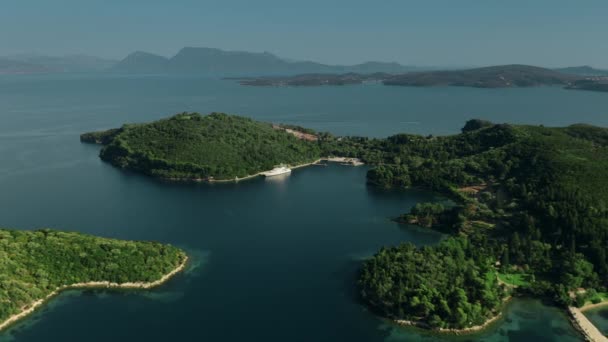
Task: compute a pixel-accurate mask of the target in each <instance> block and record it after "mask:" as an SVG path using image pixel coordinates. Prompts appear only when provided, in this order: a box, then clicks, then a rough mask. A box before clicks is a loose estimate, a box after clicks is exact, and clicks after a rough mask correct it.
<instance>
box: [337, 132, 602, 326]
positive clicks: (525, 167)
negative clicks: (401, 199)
mask: <svg viewBox="0 0 608 342" xmlns="http://www.w3.org/2000/svg"><path fill="white" fill-rule="evenodd" d="M342 148H343V149H344V152H347V151H350V152H352V153H353V154H355V155H359V157H361V158H362V159H363V160H364V161H366V162H367V163H369V164H375V165H376V167H375V168H373V169H371V170H370V171H369V172H368V182H369V183H370V184H373V185H375V186H380V187H385V188H407V187H412V186H417V187H424V188H427V189H431V190H435V191H438V192H440V193H443V194H445V195H447V196H448V197H449V198H450V199H451V200H452V202H454V203H455V204H454V206H452V207H446V206H444V205H442V204H437V203H422V204H418V205H416V206H415V207H414V208H412V210H411V212H410V213H409V214H404V215H403V216H401V218H400V220H402V221H406V222H408V223H413V224H419V225H422V226H425V227H431V228H435V229H439V230H441V231H442V232H445V233H447V234H449V235H450V237H449V238H447V239H445V240H443V241H442V242H441V243H440V244H438V245H436V246H427V247H422V248H418V247H415V246H413V245H410V244H404V245H400V246H396V247H389V248H384V249H382V250H381V251H379V252H378V253H377V254H376V255H375V256H374V257H373V258H371V259H370V260H368V261H366V262H365V263H364V265H363V268H362V271H361V275H360V279H359V287H360V293H361V297H362V299H363V300H364V301H365V302H366V303H367V304H369V305H370V307H371V308H373V309H374V311H375V312H377V313H379V314H380V315H382V316H385V317H389V318H392V319H394V320H396V321H400V322H404V321H405V322H414V323H415V324H416V325H420V326H423V327H429V328H434V329H438V330H441V329H443V330H445V329H452V330H453V329H457V330H463V329H464V330H466V329H469V328H471V327H475V326H481V325H483V324H484V323H485V322H487V321H488V320H491V319H492V318H493V317H496V316H497V315H498V314H499V312H500V307H501V304H502V302H503V300H504V299H505V298H508V297H509V296H512V295H528V296H536V297H543V298H548V299H550V300H552V301H553V302H554V303H555V304H556V305H558V306H561V307H564V308H566V307H570V306H573V307H576V306H583V305H585V303H588V302H592V303H599V302H601V301H603V300H605V298H606V290H607V287H608V259H607V255H606V251H607V250H608V245H607V243H608V208H607V207H606V205H605V203H608V187H606V180H607V179H608V129H605V128H600V127H594V126H589V125H572V126H569V127H563V128H548V127H542V126H518V125H508V124H493V123H490V122H487V121H483V120H471V121H469V122H468V123H467V124H466V125H465V127H464V128H463V132H462V133H461V134H458V135H453V136H445V137H422V136H416V135H407V134H399V135H395V136H392V137H389V138H387V139H385V140H381V141H373V140H369V141H366V142H364V143H363V144H362V141H359V142H357V143H356V144H354V143H353V144H348V140H344V141H343V146H342ZM372 151H373V152H374V154H373V158H374V162H373V163H372V162H371V161H370V160H366V157H365V155H366V154H368V155H369V154H370V153H371V152H372Z"/></svg>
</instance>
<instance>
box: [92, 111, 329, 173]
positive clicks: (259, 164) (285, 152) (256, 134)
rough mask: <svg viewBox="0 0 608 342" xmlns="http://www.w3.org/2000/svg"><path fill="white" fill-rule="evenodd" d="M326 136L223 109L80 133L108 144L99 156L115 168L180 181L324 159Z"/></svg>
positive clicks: (257, 170)
mask: <svg viewBox="0 0 608 342" xmlns="http://www.w3.org/2000/svg"><path fill="white" fill-rule="evenodd" d="M322 138H323V137H322V136H317V135H316V133H314V132H313V131H310V130H306V129H303V128H300V127H294V126H284V125H272V124H270V123H263V122H258V121H254V120H251V119H248V118H244V117H239V116H231V115H226V114H222V113H212V114H210V115H206V116H203V115H200V114H198V113H182V114H178V115H175V116H173V117H170V118H168V119H164V120H159V121H155V122H152V123H148V124H132V125H124V126H123V127H121V128H119V129H112V130H109V131H102V132H92V133H85V134H83V135H81V141H83V142H89V143H99V144H102V145H104V147H103V148H102V150H101V152H100V157H101V159H103V160H105V161H108V162H110V163H111V164H113V165H114V166H117V167H121V168H126V169H131V170H134V171H138V172H142V173H145V174H147V175H150V176H153V177H157V178H163V179H167V180H181V181H226V180H228V181H232V180H235V179H236V180H238V179H243V178H249V177H252V176H256V175H258V174H259V173H260V172H262V171H268V170H271V169H272V168H274V167H275V166H277V165H281V164H285V165H290V166H298V165H301V164H309V163H312V162H314V161H316V160H318V159H319V158H320V157H321V155H322V152H321V148H320V143H319V140H320V139H322Z"/></svg>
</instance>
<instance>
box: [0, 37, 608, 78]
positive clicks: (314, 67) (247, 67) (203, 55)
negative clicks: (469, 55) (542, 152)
mask: <svg viewBox="0 0 608 342" xmlns="http://www.w3.org/2000/svg"><path fill="white" fill-rule="evenodd" d="M497 68H498V69H497ZM505 68H507V69H505ZM58 72H114V73H127V74H167V73H169V74H200V75H206V76H215V77H249V78H252V77H257V78H260V77H292V76H294V75H303V74H307V75H308V76H306V77H304V79H302V78H300V79H299V80H298V81H297V83H301V82H308V79H310V78H311V76H312V77H313V78H314V80H311V82H312V83H313V84H314V83H319V82H324V83H325V84H327V82H329V83H330V84H331V83H332V82H347V83H348V82H351V81H352V77H351V76H349V75H347V76H343V75H344V74H358V75H359V76H356V77H355V78H359V79H362V80H365V79H366V77H363V76H361V75H372V74H378V73H384V74H388V75H387V77H385V76H382V78H383V79H385V83H386V84H390V85H420V86H424V85H436V84H449V85H460V84H462V85H467V86H482V87H494V86H496V87H501V86H510V85H513V84H515V85H516V86H517V85H518V84H528V83H530V84H532V85H533V84H535V83H537V82H540V83H543V84H544V83H547V82H558V83H560V84H561V83H563V82H562V81H563V80H564V79H567V78H568V77H567V76H566V75H575V76H578V77H601V76H608V70H601V69H595V68H592V67H590V66H577V67H567V68H558V69H552V70H551V69H544V68H535V67H530V66H515V65H512V66H494V67H487V68H475V69H466V70H456V69H455V68H451V70H445V68H444V70H441V69H440V68H432V67H426V68H422V67H415V66H406V65H402V64H399V63H396V62H374V61H372V62H365V63H361V64H355V65H329V64H323V63H317V62H312V61H292V60H288V59H285V58H280V57H278V56H276V55H274V54H272V53H269V52H246V51H225V50H220V49H215V48H207V47H185V48H183V49H181V50H180V51H179V52H178V53H177V54H176V55H175V56H173V57H171V58H167V57H164V56H159V55H155V54H152V53H148V52H143V51H136V52H133V53H131V54H130V55H128V56H127V57H125V58H124V59H122V60H120V61H116V60H111V59H104V58H99V57H93V56H87V55H67V56H60V57H57V56H45V55H39V54H20V55H12V56H6V57H0V74H27V73H58ZM497 73H500V74H501V77H503V78H504V80H501V79H493V75H494V74H497ZM323 74H327V75H342V76H339V77H337V78H336V77H323V76H322V75H323ZM391 75H394V77H388V76H391ZM377 76H379V75H375V76H374V77H373V78H375V79H378V78H379V77H377ZM323 78H327V80H324V79H323ZM283 81H285V80H283ZM326 81H327V82H326ZM566 81H567V80H566ZM274 82H277V80H273V83H274ZM516 83H517V84H516Z"/></svg>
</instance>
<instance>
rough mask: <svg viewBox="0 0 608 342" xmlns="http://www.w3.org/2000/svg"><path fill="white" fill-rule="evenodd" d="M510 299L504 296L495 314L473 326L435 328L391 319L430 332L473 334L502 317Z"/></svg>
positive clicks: (424, 324)
mask: <svg viewBox="0 0 608 342" xmlns="http://www.w3.org/2000/svg"><path fill="white" fill-rule="evenodd" d="M511 299H513V297H512V296H509V297H507V298H505V299H504V300H503V304H502V306H501V308H500V310H499V311H498V313H497V314H496V315H495V316H493V317H492V318H490V319H488V320H487V321H485V322H483V324H480V325H475V326H472V327H467V328H462V329H451V328H439V329H436V328H431V327H430V326H429V325H428V324H426V323H422V322H416V321H408V320H404V319H393V320H392V321H393V322H395V323H397V324H399V325H403V326H411V327H416V328H419V329H424V330H427V331H431V332H438V333H441V334H451V335H466V334H473V333H476V332H480V331H481V330H484V329H486V328H488V327H489V326H490V325H492V324H494V323H496V322H497V321H498V320H500V319H501V318H502V317H503V311H504V310H505V306H506V305H507V304H508V303H509V301H510V300H511Z"/></svg>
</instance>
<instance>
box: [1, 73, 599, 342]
mask: <svg viewBox="0 0 608 342" xmlns="http://www.w3.org/2000/svg"><path fill="white" fill-rule="evenodd" d="M607 105H608V94H601V93H586V92H580V91H577V92H574V91H565V90H561V89H559V88H535V89H507V90H504V89H503V90H487V89H467V88H429V89H421V88H393V87H382V86H378V85H372V86H354V87H325V88H252V87H241V86H238V85H236V84H234V83H232V82H229V81H218V80H208V79H196V78H177V77H160V76H159V77H117V76H112V77H109V76H94V75H76V76H24V77H4V78H0V226H4V227H10V228H16V229H32V228H39V227H53V228H57V229H63V230H75V231H81V232H86V233H92V234H97V235H101V236H107V237H116V238H125V239H136V240H158V241H162V242H167V243H172V244H175V245H177V246H180V247H183V248H185V249H186V250H188V251H189V253H190V254H191V256H192V259H193V263H192V265H191V267H190V269H189V270H188V271H187V272H186V273H185V274H182V275H179V276H178V277H176V278H175V279H173V280H172V281H170V282H169V283H167V284H166V285H164V286H162V287H161V288H159V289H157V290H153V291H146V292H99V291H87V292H81V291H72V292H69V293H65V294H63V295H61V296H59V297H58V298H56V299H54V300H53V301H52V302H51V303H50V304H49V305H48V306H46V307H45V309H44V310H41V311H39V312H38V313H36V314H35V315H33V316H32V317H31V318H29V319H26V320H25V321H23V322H22V323H21V324H19V325H17V326H15V327H14V328H13V329H11V330H9V331H7V332H4V333H2V334H0V339H7V340H10V339H15V340H17V341H108V340H113V341H122V340H131V341H139V340H144V341H167V340H175V341H203V340H204V341H346V340H349V341H412V340H419V341H435V340H467V339H475V340H478V339H483V340H486V341H508V340H511V341H578V340H580V338H579V337H578V335H576V333H575V332H574V330H573V329H572V328H571V327H570V325H569V323H568V321H567V320H566V318H565V316H564V315H563V314H562V313H561V312H559V311H558V310H555V309H552V308H548V307H546V306H543V305H541V304H540V303H538V302H535V301H527V300H516V301H514V302H513V303H512V304H511V305H510V306H509V309H508V310H507V313H506V316H505V319H504V320H503V321H501V322H499V323H498V324H496V325H495V326H494V327H492V328H491V329H489V330H488V331H486V332H484V333H482V334H480V335H474V336H468V337H465V338H456V337H445V336H436V335H429V334H425V333H422V332H421V331H418V330H415V329H408V328H401V327H396V326H394V325H392V324H390V323H388V322H386V321H384V320H381V319H379V318H377V317H374V316H373V315H372V314H370V313H369V312H367V310H365V308H364V307H363V306H361V305H360V304H359V303H357V301H356V296H355V292H354V288H355V287H354V282H355V276H356V270H357V267H358V265H359V263H360V261H361V259H362V258H365V257H367V256H369V255H371V254H372V253H373V252H375V251H376V250H377V249H379V248H380V247H381V246H386V245H394V244H397V243H399V242H402V241H410V242H413V243H416V244H419V245H420V244H432V243H436V242H437V241H438V240H439V239H440V238H441V236H439V235H438V234H436V233H433V232H430V231H427V230H421V229H416V228H415V227H409V226H399V225H397V224H395V223H393V222H391V221H390V220H389V218H390V217H393V216H396V215H398V214H400V213H402V212H404V211H406V210H408V209H409V207H411V206H412V205H413V204H415V203H416V202H419V201H428V200H434V199H437V196H436V195H434V194H431V193H428V192H421V191H407V192H388V193H387V192H381V191H376V190H374V189H371V188H368V187H367V186H366V185H365V172H366V169H365V168H364V167H358V168H354V167H345V166H337V165H332V166H328V167H320V166H314V167H309V168H305V169H299V170H295V171H294V172H293V174H292V175H291V176H289V177H286V178H283V179H275V180H272V181H271V180H264V179H256V180H252V181H247V182H242V183H238V184H222V185H212V186H211V185H184V184H170V183H163V182H160V181H156V180H153V179H150V178H147V177H144V176H140V175H137V174H132V173H129V172H124V171H122V170H118V169H115V168H113V167H111V166H110V165H108V164H105V163H103V162H101V161H100V160H99V158H98V157H97V154H98V151H99V147H97V146H92V145H84V144H81V143H80V142H79V141H78V135H79V134H80V133H82V132H84V131H89V130H94V129H104V128H110V127H117V126H119V125H121V124H122V123H124V122H141V121H150V120H154V119H158V118H161V117H164V116H168V115H169V114H172V113H175V112H180V111H185V110H187V111H200V112H203V113H206V112H211V111H225V112H229V113H237V114H242V115H246V116H251V117H254V118H256V119H260V120H266V121H274V122H286V123H294V124H301V125H305V126H308V127H312V128H316V129H320V130H326V131H331V132H333V133H335V134H360V135H372V136H385V135H388V134H393V133H397V132H402V131H406V132H415V133H423V134H429V133H431V134H446V133H454V132H457V131H458V129H459V128H460V127H461V126H462V124H463V122H464V120H466V119H467V118H469V117H473V116H475V117H483V118H488V119H493V120H495V121H499V122H506V121H509V122H524V123H543V124H545V125H564V124H568V123H574V122H588V123H595V124H600V125H607V126H608V115H606V114H607V113H606V109H607V108H608V106H607ZM509 113H511V114H509Z"/></svg>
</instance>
